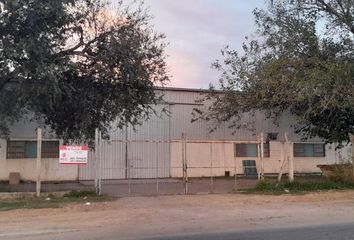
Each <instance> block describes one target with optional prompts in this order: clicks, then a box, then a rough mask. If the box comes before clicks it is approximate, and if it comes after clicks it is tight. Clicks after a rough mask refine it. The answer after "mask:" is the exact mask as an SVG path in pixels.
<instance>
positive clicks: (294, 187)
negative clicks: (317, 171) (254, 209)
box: [243, 180, 354, 195]
mask: <svg viewBox="0 0 354 240" xmlns="http://www.w3.org/2000/svg"><path fill="white" fill-rule="evenodd" d="M345 189H354V183H341V182H332V181H328V180H327V181H322V182H317V181H314V182H312V181H310V182H302V181H294V182H283V183H280V184H279V185H277V184H276V183H272V182H269V181H261V182H259V183H257V185H256V186H255V187H254V188H251V189H246V190H245V191H243V192H245V193H263V194H274V195H279V194H287V193H293V194H299V193H300V194H301V193H306V192H319V191H329V190H345Z"/></svg>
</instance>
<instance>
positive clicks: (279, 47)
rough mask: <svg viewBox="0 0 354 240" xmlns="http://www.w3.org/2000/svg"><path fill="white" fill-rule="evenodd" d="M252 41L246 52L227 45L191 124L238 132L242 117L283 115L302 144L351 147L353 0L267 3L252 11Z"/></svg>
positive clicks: (353, 112) (353, 116)
mask: <svg viewBox="0 0 354 240" xmlns="http://www.w3.org/2000/svg"><path fill="white" fill-rule="evenodd" d="M254 15H255V22H256V26H257V34H258V36H257V40H249V41H248V42H247V43H245V44H244V45H243V50H244V52H243V54H240V53H238V52H237V51H234V50H231V49H230V48H228V47H226V48H225V49H224V50H222V55H223V57H224V59H223V61H216V62H215V63H214V64H213V66H214V67H215V68H216V69H217V70H219V71H220V72H221V77H220V81H219V83H220V84H219V88H220V89H221V90H222V92H223V93H222V94H220V93H218V92H216V91H214V90H215V87H214V86H212V87H211V90H212V91H211V93H210V94H208V95H207V96H206V97H205V98H204V101H211V104H210V105H209V106H208V108H207V109H196V110H195V112H194V114H195V118H196V119H204V120H208V121H213V123H214V124H215V125H214V126H215V127H217V126H218V124H220V123H221V122H229V123H230V126H231V127H240V126H239V123H238V122H239V119H240V118H242V115H243V114H244V113H249V114H254V113H255V112H257V111H262V112H264V113H265V114H266V116H267V117H268V118H271V119H273V120H274V122H275V123H278V121H279V118H280V116H281V115H282V114H284V113H285V112H286V113H290V114H292V115H293V116H294V117H295V118H296V120H297V123H298V124H297V125H296V126H295V130H296V132H298V133H302V134H303V135H304V137H305V138H310V137H315V136H319V137H321V138H323V139H325V140H326V141H327V142H339V143H341V142H343V141H349V134H351V133H354V38H353V36H354V28H353V26H354V1H352V0H316V1H312V0H298V1H290V0H289V1H272V2H271V3H270V4H269V7H268V9H267V10H259V9H256V10H254Z"/></svg>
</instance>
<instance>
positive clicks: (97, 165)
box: [95, 128, 101, 195]
mask: <svg viewBox="0 0 354 240" xmlns="http://www.w3.org/2000/svg"><path fill="white" fill-rule="evenodd" d="M99 152H100V143H99V130H98V128H96V129H95V160H96V162H95V190H96V194H97V195H100V192H101V190H100V184H99V181H100V180H99V177H100V176H99V175H100V155H99Z"/></svg>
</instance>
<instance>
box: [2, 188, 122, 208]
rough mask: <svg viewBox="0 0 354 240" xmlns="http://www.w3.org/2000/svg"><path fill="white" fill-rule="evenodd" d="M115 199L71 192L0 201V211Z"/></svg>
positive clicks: (58, 206) (92, 193)
mask: <svg viewBox="0 0 354 240" xmlns="http://www.w3.org/2000/svg"><path fill="white" fill-rule="evenodd" d="M114 199H115V198H113V197H109V196H97V195H96V193H95V192H94V191H71V192H70V193H67V194H65V195H64V196H63V197H54V196H49V197H40V198H34V197H31V198H19V199H13V200H0V211H9V210H14V209H39V208H61V207H63V206H65V205H67V204H72V203H77V204H80V203H82V204H84V203H87V202H90V203H92V202H105V201H113V200H114Z"/></svg>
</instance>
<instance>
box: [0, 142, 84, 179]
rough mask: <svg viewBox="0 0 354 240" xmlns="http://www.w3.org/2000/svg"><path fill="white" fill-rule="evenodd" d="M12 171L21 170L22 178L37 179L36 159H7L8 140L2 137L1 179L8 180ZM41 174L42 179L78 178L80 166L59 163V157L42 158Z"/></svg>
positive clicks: (0, 149)
mask: <svg viewBox="0 0 354 240" xmlns="http://www.w3.org/2000/svg"><path fill="white" fill-rule="evenodd" d="M33 140H34V139H33ZM10 172H19V173H20V177H21V180H24V181H35V180H36V174H37V173H36V159H35V158H26V159H6V140H5V139H0V181H4V180H8V179H9V174H10ZM41 176H42V181H67V180H77V179H78V166H77V165H63V164H59V159H57V158H47V159H42V169H41Z"/></svg>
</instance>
